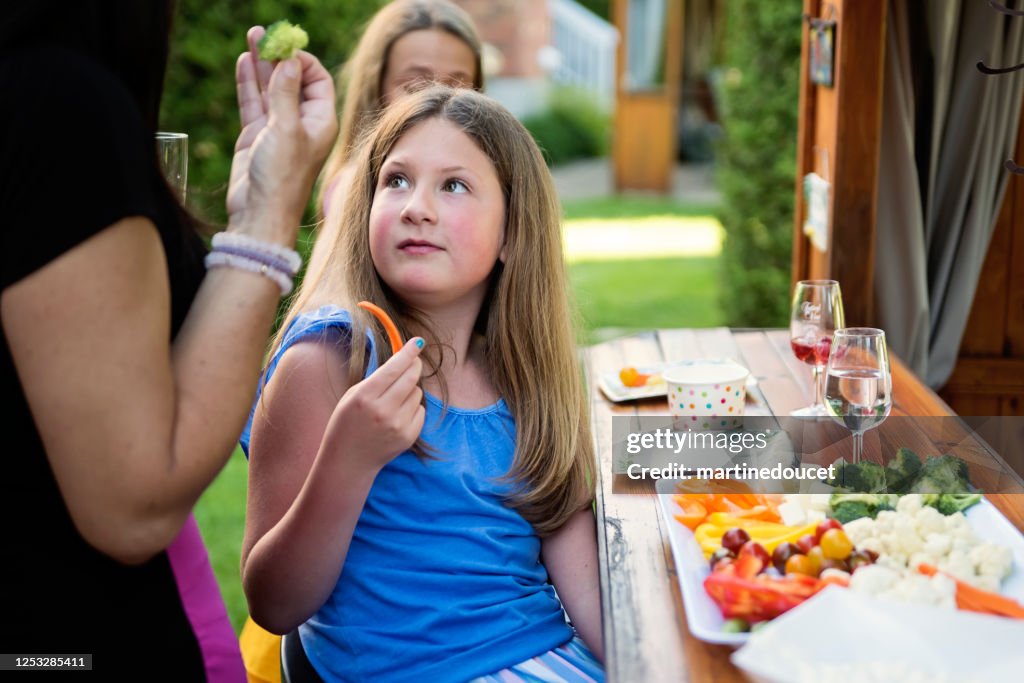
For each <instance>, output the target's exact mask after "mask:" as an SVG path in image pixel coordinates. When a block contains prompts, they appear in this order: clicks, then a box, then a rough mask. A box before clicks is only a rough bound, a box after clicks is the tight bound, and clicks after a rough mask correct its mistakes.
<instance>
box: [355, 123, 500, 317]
mask: <svg viewBox="0 0 1024 683" xmlns="http://www.w3.org/2000/svg"><path fill="white" fill-rule="evenodd" d="M504 224H505V198H504V194H503V192H502V189H501V183H500V182H499V180H498V176H497V173H496V172H495V169H494V165H493V164H492V163H491V160H490V159H489V158H488V157H487V155H486V154H484V153H483V151H481V150H480V148H479V147H477V146H476V144H475V143H474V142H473V141H472V140H471V139H470V138H469V137H468V136H467V135H466V134H465V133H463V132H462V130H460V129H459V128H458V126H455V125H454V124H452V123H450V122H448V121H445V120H443V119H439V118H432V119H428V120H426V121H423V122H421V123H419V124H417V125H415V126H413V127H412V128H410V129H409V130H408V131H406V133H405V134H404V135H403V136H402V137H401V138H399V140H398V142H397V143H395V146H394V147H393V148H392V149H391V152H390V153H389V154H388V156H387V157H386V158H385V160H384V164H383V166H382V167H381V171H380V176H379V177H378V178H377V184H376V189H375V191H374V197H373V204H372V206H371V208H370V226H369V230H370V255H371V256H372V258H373V264H374V266H375V267H376V268H377V272H378V273H380V276H381V278H382V279H383V280H384V282H385V283H387V285H388V286H389V287H390V288H391V289H392V290H394V291H395V293H396V294H398V296H399V297H401V298H402V300H403V301H405V302H406V303H408V304H411V305H413V306H415V307H417V308H420V309H421V310H430V309H438V308H442V307H445V308H450V307H453V306H462V305H465V306H466V307H467V310H470V309H472V307H474V306H475V309H472V310H475V311H478V310H479V308H480V306H481V305H482V303H483V299H484V295H485V294H486V292H487V284H488V282H487V281H488V276H489V275H490V274H491V271H492V270H493V268H494V266H495V264H496V263H497V262H498V261H499V260H501V261H504V260H505V253H504V251H505V250H504V243H505V225H504Z"/></svg>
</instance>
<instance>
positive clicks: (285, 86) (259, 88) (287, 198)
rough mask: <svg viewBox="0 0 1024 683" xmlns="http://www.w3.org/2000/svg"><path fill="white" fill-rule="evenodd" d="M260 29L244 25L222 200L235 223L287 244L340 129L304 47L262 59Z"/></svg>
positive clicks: (324, 77)
mask: <svg viewBox="0 0 1024 683" xmlns="http://www.w3.org/2000/svg"><path fill="white" fill-rule="evenodd" d="M265 32H266V31H265V30H264V29H263V27H261V26H255V27H253V28H251V29H249V33H248V35H247V36H246V37H247V40H248V44H249V50H248V51H247V52H245V53H243V54H241V55H240V56H239V57H238V63H237V65H236V80H237V84H238V109H239V114H240V116H241V121H242V132H241V133H240V134H239V136H238V141H237V142H236V143H235V156H234V159H233V160H232V163H231V181H230V185H229V187H228V199H227V208H228V216H229V223H230V224H231V225H232V227H237V228H239V229H242V230H245V231H246V232H247V233H248V234H251V235H253V236H256V237H261V238H263V239H269V240H273V241H276V242H280V243H284V244H288V245H289V246H290V245H292V244H294V242H295V237H296V235H297V233H298V228H299V223H300V221H301V220H302V213H303V210H304V208H305V206H306V202H307V200H308V199H309V193H310V190H311V189H312V187H313V181H314V179H315V178H316V174H317V173H318V172H319V170H320V165H321V164H322V163H323V160H324V158H325V157H326V156H327V152H328V151H329V150H330V147H331V145H332V144H333V143H334V138H335V135H336V134H337V130H338V120H337V116H336V114H335V110H334V84H333V82H332V80H331V76H330V74H329V73H328V72H327V70H326V69H325V68H324V67H323V65H321V64H320V62H319V61H318V60H317V58H316V57H314V56H313V55H311V54H309V53H308V52H303V51H301V50H300V51H299V52H297V53H296V56H295V57H293V58H291V59H287V60H284V61H281V62H278V63H277V64H271V63H270V62H267V61H264V60H260V59H259V56H258V52H257V48H256V44H257V43H258V42H259V40H260V38H262V37H263V34H264V33H265Z"/></svg>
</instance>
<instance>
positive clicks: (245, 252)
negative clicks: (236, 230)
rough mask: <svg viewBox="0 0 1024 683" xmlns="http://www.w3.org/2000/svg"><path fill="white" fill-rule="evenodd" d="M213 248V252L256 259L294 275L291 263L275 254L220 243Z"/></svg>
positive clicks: (251, 259) (286, 273)
mask: <svg viewBox="0 0 1024 683" xmlns="http://www.w3.org/2000/svg"><path fill="white" fill-rule="evenodd" d="M213 250H214V251H215V252H217V253H218V254H231V255H232V256H241V257H242V258H247V259H249V260H250V261H258V262H259V263H262V264H263V265H265V266H269V267H270V268H273V269H274V270H279V271H281V272H282V273H284V274H285V275H288V276H291V277H294V275H295V273H294V272H292V270H291V265H290V264H288V263H285V261H284V260H283V259H279V258H277V257H276V256H271V255H269V254H264V253H262V252H258V251H252V250H251V249H239V248H238V247H225V246H224V245H220V246H218V247H214V248H213Z"/></svg>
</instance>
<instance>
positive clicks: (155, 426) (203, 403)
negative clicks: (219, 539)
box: [0, 52, 337, 563]
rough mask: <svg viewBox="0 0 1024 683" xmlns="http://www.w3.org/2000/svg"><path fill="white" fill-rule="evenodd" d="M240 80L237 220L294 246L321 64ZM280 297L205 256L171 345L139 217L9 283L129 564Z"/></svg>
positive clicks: (103, 523)
mask: <svg viewBox="0 0 1024 683" xmlns="http://www.w3.org/2000/svg"><path fill="white" fill-rule="evenodd" d="M288 64H291V65H292V66H293V67H295V68H294V74H293V75H291V76H289V75H288V74H287V73H285V71H287V69H282V68H281V67H282V66H286V65H288ZM238 93H239V106H240V111H241V118H242V133H241V134H240V136H239V140H238V144H237V145H236V151H235V161H234V163H233V165H232V179H231V187H230V188H229V192H228V194H229V207H228V208H229V212H230V214H231V225H232V228H233V229H234V230H236V231H238V232H243V233H246V234H249V235H253V236H256V237H261V238H264V239H271V240H274V241H276V242H279V243H282V244H292V243H294V239H295V234H296V232H297V230H298V224H299V221H300V220H301V214H302V207H303V206H304V203H305V199H306V197H308V196H309V190H310V187H311V184H312V179H313V176H314V175H315V174H316V170H317V168H318V165H319V163H320V162H321V161H322V160H323V156H324V154H325V153H326V151H327V148H328V146H329V145H330V143H331V140H332V138H333V135H334V131H335V130H336V125H337V124H336V121H335V117H334V114H333V88H332V86H331V79H330V75H329V74H328V73H327V71H326V69H324V68H323V66H321V65H320V63H319V62H317V60H316V59H315V58H314V57H312V56H311V55H308V54H305V53H302V54H300V56H299V57H298V58H297V59H293V60H289V61H288V62H281V63H280V65H279V66H278V68H277V69H276V70H275V71H274V74H273V77H271V78H270V79H269V81H268V82H267V88H266V90H265V91H261V88H260V87H259V84H258V83H257V79H256V61H255V59H254V58H253V56H252V54H251V52H250V53H246V54H245V55H242V56H241V57H240V58H239V62H238ZM26 229H27V228H26ZM41 239H45V236H43V237H41ZM279 294H280V292H279V290H278V289H277V286H276V285H275V284H274V283H273V282H272V281H270V280H268V279H266V278H263V277H261V276H258V275H254V274H251V273H246V272H239V271H235V270H231V269H227V268H217V269H214V270H213V271H211V272H210V273H208V274H207V276H206V278H205V279H204V281H203V284H202V286H201V287H200V289H199V292H198V294H197V296H196V299H195V301H194V302H193V304H192V306H191V308H190V309H189V313H188V316H187V317H186V319H185V322H184V325H183V327H182V328H181V330H179V332H178V334H177V336H176V338H175V341H174V343H173V344H171V343H170V342H169V340H170V337H171V335H170V328H169V321H170V291H169V282H168V276H167V263H166V258H165V255H164V252H163V247H162V244H161V242H160V237H159V235H158V233H157V231H156V228H155V226H154V225H153V224H152V223H151V222H150V221H149V220H148V219H146V218H141V217H129V218H125V219H123V220H120V221H118V222H117V223H115V224H113V225H110V226H108V227H107V228H105V229H104V230H101V231H100V232H99V233H97V234H95V235H93V236H92V237H91V238H90V239H88V240H86V241H84V242H83V243H81V244H79V245H77V246H76V247H74V248H72V249H70V250H69V251H67V252H66V253H64V254H62V255H61V256H60V257H58V258H56V259H54V260H53V261H52V262H50V263H48V264H47V265H45V266H44V267H42V268H40V269H39V270H37V271H35V272H34V273H32V274H31V275H29V276H27V277H25V278H23V279H22V280H20V281H18V282H16V283H15V284H13V285H11V286H9V287H7V288H6V289H4V291H3V293H2V295H0V322H2V324H3V329H4V334H5V335H6V337H7V342H8V346H9V347H10V350H11V355H12V358H13V360H14V364H15V367H16V369H17V372H18V377H19V379H20V381H21V384H22V386H23V387H24V391H25V395H26V397H27V400H28V404H29V407H30V409H31V410H32V415H33V419H34V420H35V423H36V426H37V428H38V430H39V433H40V435H41V437H42V440H43V445H44V447H45V448H46V454H47V458H48V459H49V461H50V465H51V467H52V468H53V471H54V475H55V477H56V480H57V484H58V485H59V486H60V489H61V494H62V495H63V497H64V500H65V503H66V504H67V506H68V510H69V512H70V514H71V518H72V520H73V521H74V523H75V525H76V527H77V528H78V530H79V532H80V533H81V534H82V536H83V537H84V538H85V539H86V540H87V541H88V542H89V543H91V544H92V545H93V546H95V547H96V548H98V549H99V550H101V551H102V552H105V553H107V554H109V555H111V556H112V557H114V558H115V559H117V560H120V561H122V562H126V563H137V562H143V561H145V560H146V559H148V558H149V557H151V556H152V555H153V554H155V553H157V552H159V551H160V550H161V549H163V548H164V547H166V546H167V545H168V544H169V543H170V542H171V541H172V540H173V539H174V537H175V536H176V535H177V533H178V531H179V530H180V528H181V526H182V524H183V523H184V521H185V519H186V518H187V516H188V513H189V512H190V510H191V509H192V506H193V504H194V503H195V501H196V500H197V499H198V497H199V495H200V493H202V491H203V489H204V488H206V486H207V485H208V484H209V483H210V481H211V480H212V479H213V477H214V476H215V475H216V473H217V472H218V471H219V470H220V468H221V467H222V466H223V465H224V462H225V461H226V460H227V458H228V456H229V455H230V453H231V451H232V450H233V443H234V442H235V440H236V439H237V438H238V434H239V432H240V431H241V428H242V424H243V422H244V420H245V416H246V414H247V412H248V409H249V406H250V405H251V400H252V396H253V395H254V391H255V387H256V379H257V377H258V376H259V367H260V359H261V355H262V352H263V348H264V345H265V343H266V342H265V340H266V335H267V332H268V331H269V329H270V324H271V321H272V319H273V315H274V311H275V307H276V304H277V301H278V297H279Z"/></svg>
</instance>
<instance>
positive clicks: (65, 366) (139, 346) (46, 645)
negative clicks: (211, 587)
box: [0, 0, 337, 681]
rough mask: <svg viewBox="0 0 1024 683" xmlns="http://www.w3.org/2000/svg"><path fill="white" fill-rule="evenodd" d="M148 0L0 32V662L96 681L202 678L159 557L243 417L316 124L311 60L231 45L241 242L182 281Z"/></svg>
mask: <svg viewBox="0 0 1024 683" xmlns="http://www.w3.org/2000/svg"><path fill="white" fill-rule="evenodd" d="M171 5H172V3H171V2H169V1H162V2H156V1H150V2H137V0H78V1H76V2H74V3H64V2H55V1H48V2H42V1H39V0H36V1H34V2H32V3H20V4H18V5H13V6H11V7H8V8H6V9H5V18H4V21H3V23H2V24H0V92H2V93H3V103H4V104H3V106H2V107H0V212H2V216H3V218H2V229H0V239H2V240H3V242H2V248H0V275H2V285H0V286H2V295H0V322H2V328H3V343H2V350H0V396H2V402H3V411H4V412H3V414H4V429H3V437H4V442H3V446H0V452H2V456H0V457H2V458H3V462H2V471H3V473H4V474H3V477H2V479H0V520H2V522H0V523H2V525H3V527H2V529H3V536H2V538H0V575H2V576H3V580H2V581H0V652H3V653H15V654H22V655H30V654H50V655H59V654H65V655H68V654H76V655H81V654H92V655H93V658H94V659H93V667H94V670H95V671H97V672H100V674H101V676H102V678H103V679H105V680H106V679H109V680H116V678H114V674H115V673H123V674H133V676H132V678H131V679H130V680H177V681H193V680H204V679H205V678H211V679H212V678H218V676H216V675H214V674H213V673H211V671H212V670H211V667H210V665H209V661H207V662H206V665H205V667H204V661H203V659H204V657H207V654H206V653H204V652H201V650H200V648H199V641H198V639H197V638H198V636H197V632H199V631H202V625H201V624H196V623H190V617H193V616H194V615H192V614H186V612H187V611H188V609H187V607H188V606H187V605H183V604H182V596H181V595H180V594H179V591H178V588H177V586H176V584H175V577H174V571H175V570H177V569H178V568H177V567H172V561H173V558H169V556H168V553H167V552H166V548H167V547H168V545H170V544H171V543H172V541H174V540H175V538H176V537H178V536H179V533H180V532H181V530H182V527H183V525H185V523H186V520H188V519H189V516H190V513H191V511H192V507H193V505H194V504H195V502H196V500H197V499H198V498H199V496H200V494H201V493H202V492H203V490H204V489H205V488H206V487H207V486H208V485H209V484H210V482H211V481H213V479H214V477H215V476H216V475H217V473H218V472H219V471H220V469H221V468H222V467H223V465H224V464H225V462H226V461H227V458H228V456H229V455H230V454H231V452H232V450H233V448H234V445H235V442H236V440H237V438H238V434H239V433H240V431H241V429H242V425H243V423H244V422H245V418H246V415H247V412H248V410H249V407H250V404H251V401H252V396H253V395H254V394H255V388H256V381H257V379H258V377H259V371H260V363H261V356H262V352H263V350H264V348H265V343H266V340H267V335H268V333H269V331H270V327H271V323H272V320H273V317H274V312H275V309H276V305H277V302H278V300H279V297H280V296H281V293H282V291H284V289H286V287H285V284H287V282H282V278H283V277H284V276H282V275H281V274H280V273H281V272H286V274H291V270H293V268H291V267H290V266H287V267H286V266H282V265H281V262H280V260H279V261H273V259H271V261H270V263H271V265H272V267H269V268H268V267H260V264H259V260H260V259H264V258H265V257H266V254H276V255H278V256H280V255H281V254H285V252H287V249H282V247H291V246H292V245H293V244H294V241H295V237H296V234H297V231H298V227H299V222H300V220H301V216H302V211H303V207H304V206H305V204H306V201H307V199H308V196H309V192H310V189H311V187H312V184H313V180H314V178H315V176H316V173H317V171H318V170H319V167H320V164H321V162H322V161H323V158H324V156H325V155H326V153H327V151H328V149H329V147H330V145H331V143H332V142H333V137H334V134H335V132H336V125H337V124H336V117H335V113H334V92H333V87H332V84H331V78H330V76H329V74H328V73H327V71H326V70H325V69H324V68H323V67H322V66H321V65H320V63H319V62H318V61H317V60H316V58H314V57H312V56H311V55H309V54H306V53H300V54H299V55H298V57H296V58H292V59H291V60H287V61H284V62H280V63H279V64H277V65H276V67H274V68H273V73H272V75H271V68H272V67H271V65H270V64H268V63H266V62H257V59H256V57H255V52H254V50H253V49H252V45H253V41H254V40H256V39H258V38H259V37H260V36H261V35H262V29H259V28H257V29H253V30H251V31H250V35H249V41H250V50H249V52H246V53H245V54H243V55H241V56H240V57H239V61H238V68H237V76H238V86H239V87H238V90H239V107H240V113H241V122H242V132H241V134H240V135H239V138H238V143H237V145H236V147H235V157H234V163H233V166H232V169H231V182H230V186H229V190H228V213H229V224H228V232H230V233H233V235H232V239H233V240H236V241H237V240H241V241H242V244H241V247H238V244H237V243H236V242H233V243H232V244H235V247H237V248H236V256H233V257H228V258H225V257H224V256H223V253H222V254H221V260H220V261H218V262H214V261H210V264H211V265H217V266H228V267H215V268H211V269H210V270H209V272H205V270H204V265H203V258H204V252H205V248H204V246H203V244H202V242H201V240H200V239H199V238H198V237H197V235H196V232H195V229H194V228H195V225H194V221H193V220H192V219H191V218H190V217H189V216H188V214H187V213H186V212H185V210H184V209H183V208H182V207H181V206H180V205H179V204H178V203H177V200H176V199H175V198H174V196H173V194H172V192H171V190H170V188H169V187H168V186H167V184H166V183H165V182H164V181H163V179H162V177H161V175H160V171H159V167H158V164H157V160H156V154H155V147H154V142H153V134H154V132H155V130H156V124H157V112H158V108H159V102H160V93H161V90H162V87H163V77H164V70H165V66H166V59H167V45H168V36H169V27H170V16H171V13H172V7H171ZM300 102H301V103H302V107H301V111H300ZM239 235H241V236H243V237H238V236H239ZM248 238H253V239H251V240H248V241H246V240H247V239H248ZM215 245H216V243H215ZM239 249H240V251H239ZM216 252H217V247H216V246H215V253H216ZM238 253H240V254H241V255H242V256H243V257H245V258H237V254H238ZM285 255H287V254H285ZM266 258H269V257H266ZM232 259H234V260H232ZM254 259H255V260H254ZM285 260H287V259H285ZM239 263H241V265H239ZM252 263H256V265H257V267H256V268H249V270H246V269H245V268H246V267H248V266H251V265H252ZM274 264H276V265H274ZM250 271H256V272H250ZM268 272H270V273H271V275H273V274H274V273H277V275H276V276H274V277H270V276H267V275H268ZM193 622H194V619H193ZM197 626H198V628H197ZM200 636H201V633H200Z"/></svg>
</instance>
